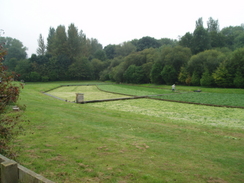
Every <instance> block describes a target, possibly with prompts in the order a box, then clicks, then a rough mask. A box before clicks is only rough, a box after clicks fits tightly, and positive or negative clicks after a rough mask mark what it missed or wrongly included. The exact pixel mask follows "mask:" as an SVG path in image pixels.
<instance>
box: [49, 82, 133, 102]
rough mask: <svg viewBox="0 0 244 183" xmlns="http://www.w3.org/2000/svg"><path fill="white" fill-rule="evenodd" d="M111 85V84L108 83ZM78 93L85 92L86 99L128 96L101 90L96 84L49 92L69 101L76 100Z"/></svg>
mask: <svg viewBox="0 0 244 183" xmlns="http://www.w3.org/2000/svg"><path fill="white" fill-rule="evenodd" d="M107 86H111V85H107ZM76 93H83V94H84V100H85V101H88V100H102V99H111V98H125V97H128V96H125V95H119V94H111V93H107V92H102V91H100V90H99V89H98V88H97V87H96V86H95V85H92V86H67V87H60V88H57V89H55V90H51V91H49V92H48V94H51V95H53V96H56V97H59V98H62V99H64V100H68V101H75V97H76Z"/></svg>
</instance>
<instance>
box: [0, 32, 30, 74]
mask: <svg viewBox="0 0 244 183" xmlns="http://www.w3.org/2000/svg"><path fill="white" fill-rule="evenodd" d="M0 43H4V47H5V49H6V50H7V51H8V54H7V55H5V56H4V61H3V64H4V65H5V66H8V67H9V69H11V70H12V71H14V68H15V66H16V65H17V63H18V61H20V60H22V59H25V58H26V56H27V53H26V50H27V48H26V47H25V46H24V45H23V44H22V42H21V41H19V40H17V39H14V38H11V37H0Z"/></svg>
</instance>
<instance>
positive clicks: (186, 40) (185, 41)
mask: <svg viewBox="0 0 244 183" xmlns="http://www.w3.org/2000/svg"><path fill="white" fill-rule="evenodd" d="M192 40H193V35H192V34H191V33H190V32H187V33H186V34H185V35H184V36H182V37H181V38H180V41H179V45H180V46H184V47H188V48H191V49H193V48H192Z"/></svg>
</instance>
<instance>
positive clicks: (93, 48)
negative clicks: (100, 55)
mask: <svg viewBox="0 0 244 183" xmlns="http://www.w3.org/2000/svg"><path fill="white" fill-rule="evenodd" d="M87 44H88V47H89V52H90V55H91V56H94V55H95V53H96V52H97V51H98V50H102V49H103V46H102V45H101V44H100V43H99V42H98V40H97V39H94V38H91V39H89V40H87Z"/></svg>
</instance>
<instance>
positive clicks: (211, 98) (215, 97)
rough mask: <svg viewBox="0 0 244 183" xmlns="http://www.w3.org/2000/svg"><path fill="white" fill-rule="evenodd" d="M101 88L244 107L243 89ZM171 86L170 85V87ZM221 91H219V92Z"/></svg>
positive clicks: (160, 97) (122, 86)
mask: <svg viewBox="0 0 244 183" xmlns="http://www.w3.org/2000/svg"><path fill="white" fill-rule="evenodd" d="M98 87H99V88H101V89H103V90H105V91H112V92H118V93H124V94H130V95H133V94H134V95H138V96H141V95H142V96H143V95H159V94H160V96H152V97H153V98H159V99H167V100H176V101H184V102H193V103H201V104H214V105H224V106H239V107H244V90H243V89H218V90H217V89H215V88H212V89H210V88H201V90H203V92H192V91H194V90H197V89H196V87H190V89H187V87H185V86H179V87H177V88H180V89H178V90H177V92H172V91H171V90H169V89H167V87H166V86H161V87H162V89H160V88H153V87H140V86H128V85H113V86H110V85H101V86H98ZM168 88H169V87H168ZM198 89H199V88H198ZM217 91H219V93H217ZM228 92H229V93H228Z"/></svg>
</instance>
